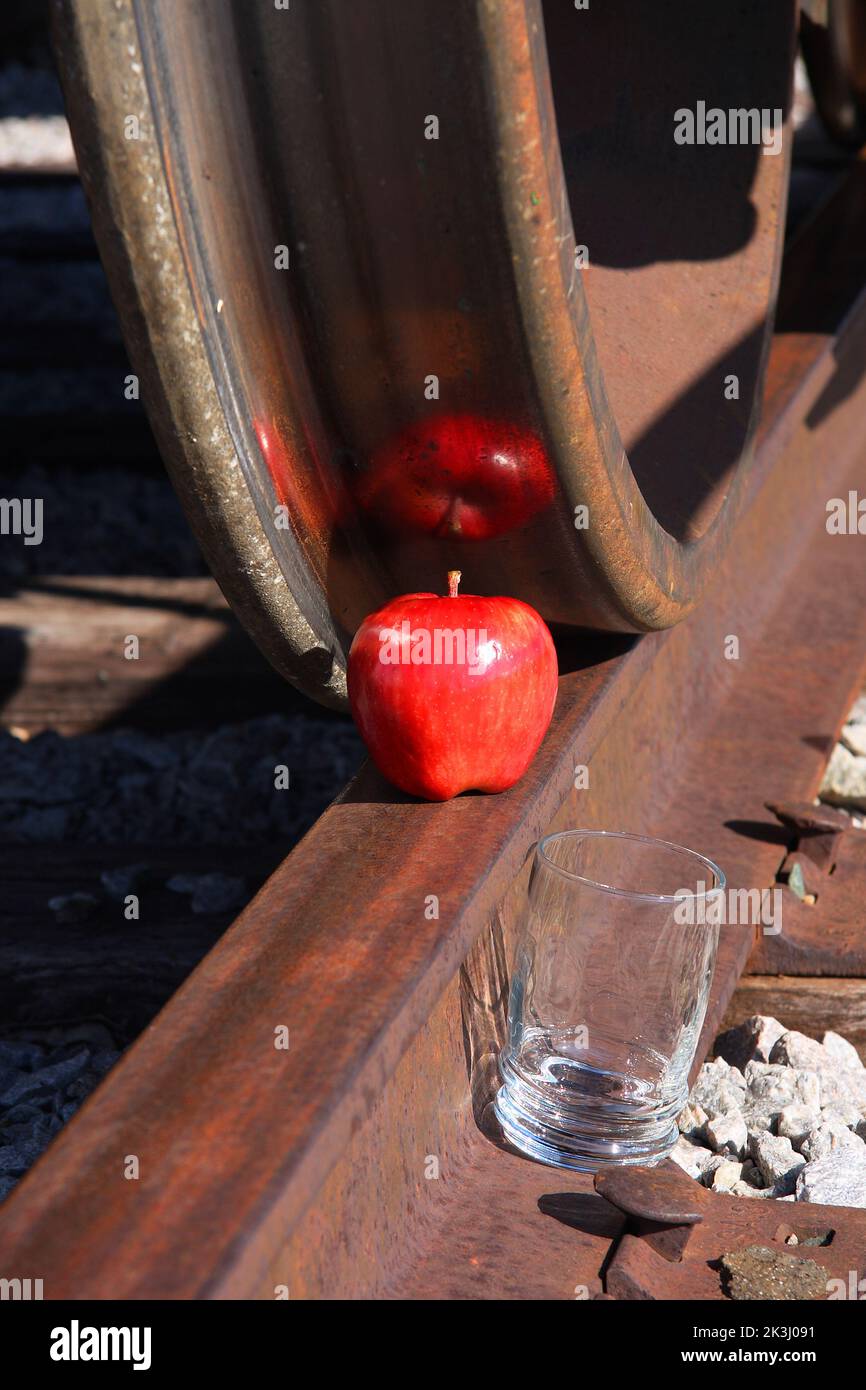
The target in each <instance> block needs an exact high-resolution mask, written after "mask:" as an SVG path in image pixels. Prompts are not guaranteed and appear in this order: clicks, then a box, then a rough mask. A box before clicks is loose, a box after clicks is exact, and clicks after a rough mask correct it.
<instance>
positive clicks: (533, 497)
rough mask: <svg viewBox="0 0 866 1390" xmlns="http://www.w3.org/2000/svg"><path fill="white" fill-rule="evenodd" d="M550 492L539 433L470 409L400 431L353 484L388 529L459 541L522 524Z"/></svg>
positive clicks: (538, 509) (547, 464) (550, 498)
mask: <svg viewBox="0 0 866 1390" xmlns="http://www.w3.org/2000/svg"><path fill="white" fill-rule="evenodd" d="M553 495H554V476H553V470H552V468H551V466H550V462H549V460H548V457H547V453H546V451H545V449H544V445H543V444H542V443H541V440H540V439H539V438H538V436H537V435H535V434H533V433H532V431H531V430H528V429H526V428H525V427H524V426H522V425H515V424H512V423H510V422H509V421H507V420H501V419H485V418H484V417H482V416H478V415H472V414H468V413H466V414H459V415H440V416H437V417H434V418H432V419H429V420H421V421H416V422H415V423H414V424H412V425H410V426H409V427H408V428H407V429H404V430H403V431H402V432H401V433H400V434H398V435H396V436H395V437H394V438H393V439H390V440H388V441H387V442H386V443H385V444H384V445H382V446H381V447H380V448H379V449H377V451H376V452H375V454H374V455H373V457H372V459H371V461H370V465H369V467H368V468H367V469H366V470H365V471H364V472H363V473H362V474H361V476H360V477H359V478H358V480H357V483H356V489H355V496H356V498H357V501H358V504H359V506H360V507H361V508H362V509H363V511H364V512H365V513H366V515H368V516H369V517H370V518H371V519H372V520H374V521H376V522H378V523H379V524H380V525H382V526H385V527H387V528H388V529H389V530H392V531H396V532H398V533H399V534H401V535H406V534H408V533H415V534H417V533H422V534H424V535H430V536H441V537H443V538H449V539H452V540H464V541H482V540H489V539H490V538H491V537H493V536H501V535H504V534H505V532H507V531H513V530H515V529H516V528H517V527H518V526H523V525H525V523H526V522H527V521H529V520H530V519H531V518H532V517H534V516H536V515H537V514H538V513H539V512H541V511H543V510H544V508H545V507H549V506H550V504H551V502H552V501H553Z"/></svg>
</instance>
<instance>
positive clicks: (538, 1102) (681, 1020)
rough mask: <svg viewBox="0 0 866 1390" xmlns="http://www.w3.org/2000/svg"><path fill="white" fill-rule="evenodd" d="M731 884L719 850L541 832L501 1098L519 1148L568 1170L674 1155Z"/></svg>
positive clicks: (514, 983)
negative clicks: (719, 863)
mask: <svg viewBox="0 0 866 1390" xmlns="http://www.w3.org/2000/svg"><path fill="white" fill-rule="evenodd" d="M724 891H725V878H724V875H723V874H722V872H721V870H720V869H718V868H717V867H716V865H715V864H713V863H712V861H711V860H709V859H707V858H705V857H704V856H703V855H702V854H696V853H695V852H694V851H693V850H688V849H682V848H681V847H680V846H678V845H672V844H668V843H667V842H666V841H664V840H652V839H647V838H646V837H644V836H642V835H628V834H624V833H618V832H617V833H614V832H611V831H603V830H573V831H566V832H563V833H561V834H554V835H548V836H546V837H545V838H544V839H543V840H541V841H540V843H539V845H538V847H537V850H536V856H535V862H534V864H533V869H532V877H531V879H530V884H529V892H528V902H527V905H526V909H525V917H524V920H523V922H522V924H521V930H520V935H519V938H518V942H517V949H516V958H515V962H514V969H513V973H512V978H511V995H510V1000H509V1008H508V1041H507V1043H506V1045H505V1047H504V1048H503V1050H502V1053H501V1055H500V1059H499V1069H500V1073H501V1076H502V1082H503V1084H502V1088H501V1089H500V1091H499V1093H498V1095H497V1097H496V1102H495V1108H496V1113H497V1115H498V1117H499V1120H500V1123H501V1125H502V1128H503V1130H504V1133H505V1136H506V1137H507V1138H508V1139H509V1140H510V1142H511V1143H512V1144H514V1145H515V1147H517V1148H519V1149H522V1150H523V1151H524V1152H525V1153H527V1154H530V1155H531V1156H532V1157H533V1158H537V1159H541V1160H542V1161H543V1162H545V1163H553V1164H557V1165H558V1166H561V1167H566V1168H583V1169H596V1168H601V1167H606V1166H609V1165H616V1164H624V1163H656V1162H659V1161H660V1160H661V1159H662V1158H664V1157H666V1155H667V1154H668V1153H669V1152H670V1150H671V1149H672V1147H673V1145H674V1144H675V1142H676V1139H677V1126H676V1117H677V1115H678V1113H679V1111H680V1110H681V1109H682V1107H683V1105H684V1104H685V1101H686V1098H687V1094H688V1076H689V1070H690V1068H691V1064H692V1061H693V1059H694V1055H695V1048H696V1047H697V1043H698V1037H699V1034H700V1031H701V1026H702V1024H703V1021H704V1015H705V1013H706V1008H707V999H708V997H709V990H710V981H711V979H712V974H713V965H714V962H715V956H716V946H717V944H718V934H719V927H718V922H719V920H720V912H719V908H720V906H721V903H720V902H719V901H718V900H719V899H721V897H722V895H723V894H724ZM708 919H709V920H708Z"/></svg>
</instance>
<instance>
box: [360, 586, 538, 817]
mask: <svg viewBox="0 0 866 1390" xmlns="http://www.w3.org/2000/svg"><path fill="white" fill-rule="evenodd" d="M459 580H460V572H459V570H452V571H451V572H450V573H449V575H448V581H449V584H448V587H449V592H448V596H447V597H442V596H441V595H439V594H404V595H403V596H402V597H401V598H395V599H392V600H391V602H390V603H386V604H385V606H384V607H383V608H380V609H379V610H378V612H376V613H371V614H370V616H369V617H367V618H365V619H364V621H363V622H362V624H361V626H360V627H359V628H358V631H357V632H356V634H355V640H354V641H353V643H352V647H351V651H350V652H349V668H348V682H349V703H350V705H351V708H352V714H353V715H354V717H355V722H356V723H357V725H358V728H359V729H360V730H361V733H362V735H363V738H364V742H365V743H366V745H367V747H368V749H369V750H370V755H371V757H372V759H373V761H374V763H375V764H376V766H377V767H378V769H379V771H380V772H382V773H383V774H384V775H385V776H386V777H387V778H388V779H389V780H390V781H391V782H394V783H395V785H396V786H398V787H401V788H402V789H403V791H406V792H409V793H411V795H413V796H423V797H426V799H427V800H428V801H447V800H448V799H449V797H452V796H457V794H458V793H459V792H463V791H469V790H472V789H474V790H477V791H483V792H501V791H504V790H505V788H506V787H510V786H513V784H514V783H515V782H516V781H517V780H518V778H520V777H522V776H523V774H524V772H525V771H526V769H527V768H528V766H529V764H530V763H531V762H532V759H533V758H534V757H535V754H536V752H537V750H538V746H539V744H540V743H541V740H542V739H543V738H544V735H545V733H546V732H547V727H548V725H549V724H550V719H551V715H552V714H553V706H554V703H555V701H556V683H557V665H556V651H555V649H554V646H553V640H552V638H551V636H550V633H549V632H548V630H547V627H546V625H545V623H544V621H543V619H542V618H541V617H539V615H538V613H536V611H535V609H534V608H530V607H529V605H528V604H526V603H521V601H520V600H519V599H516V598H481V597H478V596H477V595H473V594H460V595H458V593H457V585H458V583H459Z"/></svg>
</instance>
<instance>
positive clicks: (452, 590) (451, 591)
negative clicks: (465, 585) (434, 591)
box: [448, 570, 461, 598]
mask: <svg viewBox="0 0 866 1390" xmlns="http://www.w3.org/2000/svg"><path fill="white" fill-rule="evenodd" d="M460 577H461V576H460V571H459V570H449V571H448V597H449V598H456V597H457V589H458V586H459V584H460Z"/></svg>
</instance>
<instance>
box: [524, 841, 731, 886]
mask: <svg viewBox="0 0 866 1390" xmlns="http://www.w3.org/2000/svg"><path fill="white" fill-rule="evenodd" d="M576 838H579V839H584V840H589V839H604V840H631V841H632V842H633V843H637V844H642V845H656V846H658V847H659V848H661V849H669V850H674V851H675V853H677V854H682V855H687V856H688V858H689V859H697V861H698V862H699V863H700V864H703V865H704V867H705V868H706V869H709V871H710V873H711V874H712V875H713V877H714V878H715V880H716V882H715V885H714V886H713V887H712V888H708V889H706V890H705V892H703V893H692V892H688V893H686V894H685V896H684V895H683V894H682V893H636V892H634V891H633V890H632V889H629V888H617V887H616V886H615V885H614V884H612V883H600V882H598V880H596V879H594V878H587V877H586V876H585V875H584V874H576V873H573V872H572V870H571V869H563V868H562V866H561V865H559V864H556V863H555V862H554V861H553V860H552V859H551V858H550V856H549V854H548V853H547V849H546V846H547V845H548V844H550V843H551V841H553V840H570V839H576ZM536 854H537V855H538V857H539V859H540V860H541V862H542V863H543V864H544V866H545V868H548V869H552V870H553V872H554V873H557V874H560V875H561V877H562V878H566V879H569V880H570V881H571V882H572V883H582V884H584V886H585V887H587V888H595V889H597V890H598V891H599V892H600V893H611V894H612V895H613V896H614V897H617V898H628V899H629V900H630V901H631V902H647V903H682V902H689V901H694V902H705V901H706V900H707V899H708V898H715V897H717V896H718V895H719V894H720V893H724V891H725V888H726V886H727V879H726V878H725V875H724V873H723V872H722V870H721V869H720V868H719V866H718V864H716V863H714V862H713V860H712V859H709V858H708V857H707V855H705V854H701V853H700V851H699V850H696V849H689V848H688V846H687V845H677V844H674V842H673V840H659V839H656V837H655V836H653V835H637V834H634V833H633V832H632V831H630V830H554V831H552V832H551V833H550V834H549V835H542V837H541V839H540V840H539V841H538V844H537V845H536Z"/></svg>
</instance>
